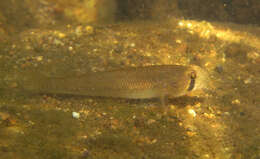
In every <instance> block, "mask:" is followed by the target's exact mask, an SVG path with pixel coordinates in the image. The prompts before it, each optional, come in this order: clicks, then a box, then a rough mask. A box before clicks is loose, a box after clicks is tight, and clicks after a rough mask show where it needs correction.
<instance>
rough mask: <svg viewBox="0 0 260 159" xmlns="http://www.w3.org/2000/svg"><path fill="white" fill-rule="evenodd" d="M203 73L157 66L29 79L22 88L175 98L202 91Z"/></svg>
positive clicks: (82, 93) (176, 66) (108, 95)
mask: <svg viewBox="0 0 260 159" xmlns="http://www.w3.org/2000/svg"><path fill="white" fill-rule="evenodd" d="M204 83H205V71H204V70H202V69H201V68H200V67H199V66H180V65H160V66H146V67H134V68H126V69H120V70H114V71H105V72H89V73H86V74H84V75H80V76H73V77H59V78H57V77H53V78H52V77H41V75H38V76H37V80H31V81H30V80H29V84H27V87H25V89H27V90H31V91H34V92H38V93H53V94H72V95H86V96H102V97H115V98H129V99H145V98H156V97H159V98H161V97H165V96H167V97H168V96H169V97H178V96H182V95H185V94H187V93H189V92H191V91H194V90H197V89H201V88H202V87H204Z"/></svg>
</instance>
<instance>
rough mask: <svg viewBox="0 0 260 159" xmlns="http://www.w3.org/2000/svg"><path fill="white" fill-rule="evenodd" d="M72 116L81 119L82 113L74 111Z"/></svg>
mask: <svg viewBox="0 0 260 159" xmlns="http://www.w3.org/2000/svg"><path fill="white" fill-rule="evenodd" d="M72 117H73V118H75V119H79V118H80V114H79V113H78V112H72Z"/></svg>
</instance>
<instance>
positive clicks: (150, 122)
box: [147, 119, 156, 125]
mask: <svg viewBox="0 0 260 159" xmlns="http://www.w3.org/2000/svg"><path fill="white" fill-rule="evenodd" d="M155 122H156V120H154V119H149V120H148V121H147V124H148V125H150V124H152V123H155Z"/></svg>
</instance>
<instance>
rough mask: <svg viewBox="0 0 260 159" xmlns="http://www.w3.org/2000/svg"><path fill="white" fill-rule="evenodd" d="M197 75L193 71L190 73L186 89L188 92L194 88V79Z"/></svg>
mask: <svg viewBox="0 0 260 159" xmlns="http://www.w3.org/2000/svg"><path fill="white" fill-rule="evenodd" d="M196 77H197V75H196V72H195V71H192V72H191V73H190V85H189V87H188V91H192V90H193V88H194V87H195V79H196Z"/></svg>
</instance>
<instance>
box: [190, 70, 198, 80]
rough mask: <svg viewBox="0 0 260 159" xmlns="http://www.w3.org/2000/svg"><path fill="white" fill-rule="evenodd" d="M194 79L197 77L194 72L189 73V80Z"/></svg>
mask: <svg viewBox="0 0 260 159" xmlns="http://www.w3.org/2000/svg"><path fill="white" fill-rule="evenodd" d="M196 77H197V74H196V72H195V71H191V73H190V78H191V79H195V78H196Z"/></svg>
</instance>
